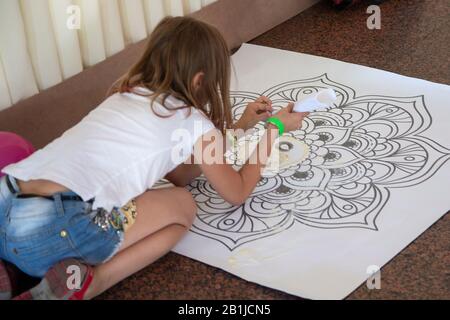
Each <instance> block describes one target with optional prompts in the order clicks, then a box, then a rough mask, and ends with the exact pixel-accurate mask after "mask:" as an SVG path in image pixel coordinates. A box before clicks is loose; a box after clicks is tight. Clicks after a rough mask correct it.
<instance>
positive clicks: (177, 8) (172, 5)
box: [166, 0, 184, 17]
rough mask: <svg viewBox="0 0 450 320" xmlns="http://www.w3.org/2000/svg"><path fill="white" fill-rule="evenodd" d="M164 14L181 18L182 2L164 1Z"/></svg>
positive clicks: (175, 0) (178, 0)
mask: <svg viewBox="0 0 450 320" xmlns="http://www.w3.org/2000/svg"><path fill="white" fill-rule="evenodd" d="M166 12H167V13H168V14H169V15H171V16H173V17H178V16H183V15H184V10H183V1H182V0H166Z"/></svg>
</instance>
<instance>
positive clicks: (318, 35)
mask: <svg viewBox="0 0 450 320" xmlns="http://www.w3.org/2000/svg"><path fill="white" fill-rule="evenodd" d="M366 7H367V3H364V2H363V3H361V4H360V5H357V6H354V7H352V8H349V9H347V10H345V11H334V10H333V9H331V8H330V6H329V5H328V3H327V2H321V3H319V4H317V5H315V6H313V7H312V8H310V9H308V10H306V11H304V12H302V13H301V14H299V15H297V16H295V17H294V18H292V19H290V20H288V21H287V22H285V23H283V24H281V25H279V26H277V27H276V28H274V29H272V30H270V31H269V32H267V33H265V34H263V35H261V36H259V37H258V38H256V39H254V40H253V41H251V43H253V44H258V45H264V46H268V47H274V48H280V49H286V50H291V51H297V52H303V53H308V54H314V55H318V56H324V57H328V58H333V59H338V60H342V61H347V62H352V63H356V64H361V65H366V66H370V67H374V68H378V69H383V70H388V71H392V72H396V73H400V74H403V75H407V76H412V77H417V78H422V79H426V80H430V81H434V82H441V83H445V84H450V55H449V52H450V48H449V47H450V0H388V1H386V2H385V3H383V4H382V5H381V19H382V29H381V30H372V31H371V30H368V29H367V28H366V19H367V17H368V15H367V14H366V13H365V11H366ZM449 266H450V215H449V213H447V214H446V215H445V216H444V217H442V218H441V219H440V220H439V221H438V222H436V223H435V224H434V225H433V226H432V227H431V228H429V229H428V230H427V231H426V232H425V233H423V234H422V235H421V236H420V237H418V238H417V239H416V240H415V241H414V242H413V243H411V244H410V245H409V246H408V247H407V248H406V249H404V250H403V251H402V252H401V253H400V254H398V255H397V256H396V257H394V259H392V260H391V261H390V262H389V263H388V264H387V265H385V266H384V267H383V269H382V271H381V275H382V289H381V290H368V289H367V288H366V287H365V285H362V286H360V287H359V288H358V289H357V290H355V291H354V292H353V293H352V294H350V295H349V297H348V299H450V267H449ZM98 299H299V298H298V297H295V296H291V295H288V294H286V293H283V292H279V291H276V290H272V289H268V288H265V287H262V286H259V285H257V284H254V283H250V282H247V281H245V280H241V279H239V278H237V277H235V276H233V275H231V274H228V273H226V272H224V271H221V270H219V269H217V268H213V267H210V266H207V265H205V264H203V263H200V262H197V261H194V260H191V259H189V258H185V257H182V256H180V255H177V254H174V253H169V254H167V255H166V256H164V257H163V258H162V259H160V260H158V261H157V262H155V263H154V264H152V265H150V266H149V267H147V268H145V269H144V270H142V271H141V272H138V273H137V274H135V275H133V276H132V277H130V278H128V279H126V280H124V281H122V282H121V283H119V284H118V285H117V286H115V287H113V288H112V289H110V290H109V291H107V292H105V293H104V294H103V295H101V296H100V297H98Z"/></svg>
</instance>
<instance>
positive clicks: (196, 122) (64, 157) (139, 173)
mask: <svg viewBox="0 0 450 320" xmlns="http://www.w3.org/2000/svg"><path fill="white" fill-rule="evenodd" d="M141 90H142V92H146V93H148V92H149V91H144V89H141ZM166 105H168V106H171V105H173V106H179V105H183V102H182V101H179V100H176V99H175V98H173V97H169V98H168V100H167V102H166ZM154 107H155V109H156V110H157V111H158V113H159V114H168V112H167V110H166V109H165V108H163V107H162V106H161V105H160V104H158V103H157V102H155V104H154ZM189 110H190V112H189ZM213 128H214V125H213V123H212V122H211V121H210V120H209V119H208V118H207V117H206V116H205V115H204V114H203V113H202V112H201V111H199V110H197V109H195V108H190V109H182V110H178V111H175V112H172V115H171V116H169V117H167V118H161V117H158V116H157V115H156V114H155V113H154V112H153V111H152V109H151V107H150V99H149V98H147V97H143V96H140V95H137V94H134V93H124V94H119V93H116V94H114V95H112V96H110V97H109V98H107V99H106V100H105V101H104V102H103V103H102V104H100V105H99V106H98V107H97V108H95V109H94V110H92V111H91V112H90V113H89V114H88V115H87V116H86V117H85V118H84V119H83V120H82V121H81V122H80V123H78V124H77V125H75V126H74V127H73V128H71V129H69V130H68V131H66V132H65V133H64V134H63V135H62V136H61V137H59V138H57V139H55V140H54V141H53V142H51V143H50V144H48V145H47V146H46V147H44V148H43V149H41V150H38V151H36V152H35V153H34V154H32V155H31V156H30V157H28V158H26V159H24V160H22V161H20V162H18V163H16V164H12V165H9V166H7V167H5V168H4V169H3V170H2V171H3V172H4V173H6V174H9V175H11V176H13V177H15V178H18V179H20V180H24V181H28V180H35V179H46V180H50V181H53V182H56V183H59V184H61V185H63V186H65V187H67V188H68V189H70V190H72V191H73V192H75V193H77V194H78V195H79V196H80V197H81V198H82V199H83V200H84V201H87V200H89V199H92V198H95V201H94V204H93V207H94V208H99V207H102V208H104V209H106V210H111V209H112V208H113V207H120V206H122V205H124V204H126V203H127V202H128V201H129V200H131V199H132V198H134V197H136V196H138V195H140V194H142V193H143V192H145V191H146V190H147V189H149V188H151V187H152V186H153V185H154V183H155V182H157V181H158V180H159V179H161V178H163V177H164V176H165V175H166V174H167V173H168V172H170V171H172V170H173V169H174V168H175V167H176V166H178V165H179V164H180V163H182V162H184V161H185V160H186V159H187V158H188V157H189V156H190V153H192V149H193V146H194V144H195V142H196V141H197V139H198V138H199V137H200V136H201V135H203V134H204V133H206V132H207V131H209V130H211V129H213ZM180 129H181V130H180ZM180 133H181V135H183V134H184V136H183V138H180V136H181V135H180ZM187 133H189V134H190V138H189V139H186V138H185V137H186V134H187ZM180 150H182V151H183V152H180ZM174 154H175V155H178V156H177V157H175V158H174V157H173V155H174Z"/></svg>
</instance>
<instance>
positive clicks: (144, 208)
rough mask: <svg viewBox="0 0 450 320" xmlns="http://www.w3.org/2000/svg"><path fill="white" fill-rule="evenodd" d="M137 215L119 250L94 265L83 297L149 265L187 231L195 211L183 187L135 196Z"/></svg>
mask: <svg viewBox="0 0 450 320" xmlns="http://www.w3.org/2000/svg"><path fill="white" fill-rule="evenodd" d="M136 205H137V218H136V222H135V224H134V225H133V226H132V227H131V228H130V229H129V230H128V231H127V232H126V233H125V239H124V243H123V245H122V247H121V250H120V251H119V253H118V254H117V255H116V256H114V257H113V258H112V259H111V260H109V261H108V262H106V263H104V264H101V265H99V266H96V267H95V269H94V278H93V282H92V284H91V286H90V287H89V289H88V291H87V292H86V295H85V299H92V298H93V297H95V296H97V295H99V294H100V293H102V292H104V291H105V290H107V289H109V288H110V287H112V286H113V285H115V284H117V283H118V282H120V281H122V280H123V279H125V278H127V277H128V276H130V275H132V274H134V273H136V272H137V271H139V270H141V269H142V268H144V267H146V266H147V265H149V264H151V263H152V262H154V261H155V260H157V259H158V258H160V257H161V256H163V255H164V254H166V253H167V252H168V251H170V249H171V248H172V247H173V246H174V245H175V244H176V243H177V242H178V241H179V240H180V239H181V238H182V236H183V235H184V234H185V233H186V232H187V231H188V230H189V228H190V226H191V224H192V222H193V220H194V218H195V213H196V212H197V207H196V204H195V202H194V200H193V199H192V196H191V194H190V193H189V192H188V191H187V190H185V189H183V188H177V187H174V188H166V189H158V190H151V191H147V192H145V193H144V194H142V195H141V196H139V197H138V198H136Z"/></svg>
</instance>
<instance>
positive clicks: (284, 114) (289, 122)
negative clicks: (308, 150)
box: [274, 102, 309, 132]
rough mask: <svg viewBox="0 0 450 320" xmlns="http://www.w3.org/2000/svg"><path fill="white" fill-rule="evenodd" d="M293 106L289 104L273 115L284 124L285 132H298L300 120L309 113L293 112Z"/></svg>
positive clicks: (300, 124) (300, 125)
mask: <svg viewBox="0 0 450 320" xmlns="http://www.w3.org/2000/svg"><path fill="white" fill-rule="evenodd" d="M293 108H294V104H293V103H292V102H291V103H289V104H288V105H287V106H286V107H284V108H283V109H281V110H280V111H278V112H277V113H276V114H274V117H276V118H278V119H280V121H281V122H283V124H284V130H285V132H288V131H294V130H298V129H300V128H301V127H302V120H303V118H305V117H306V116H308V115H309V112H293V111H292V109H293Z"/></svg>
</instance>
